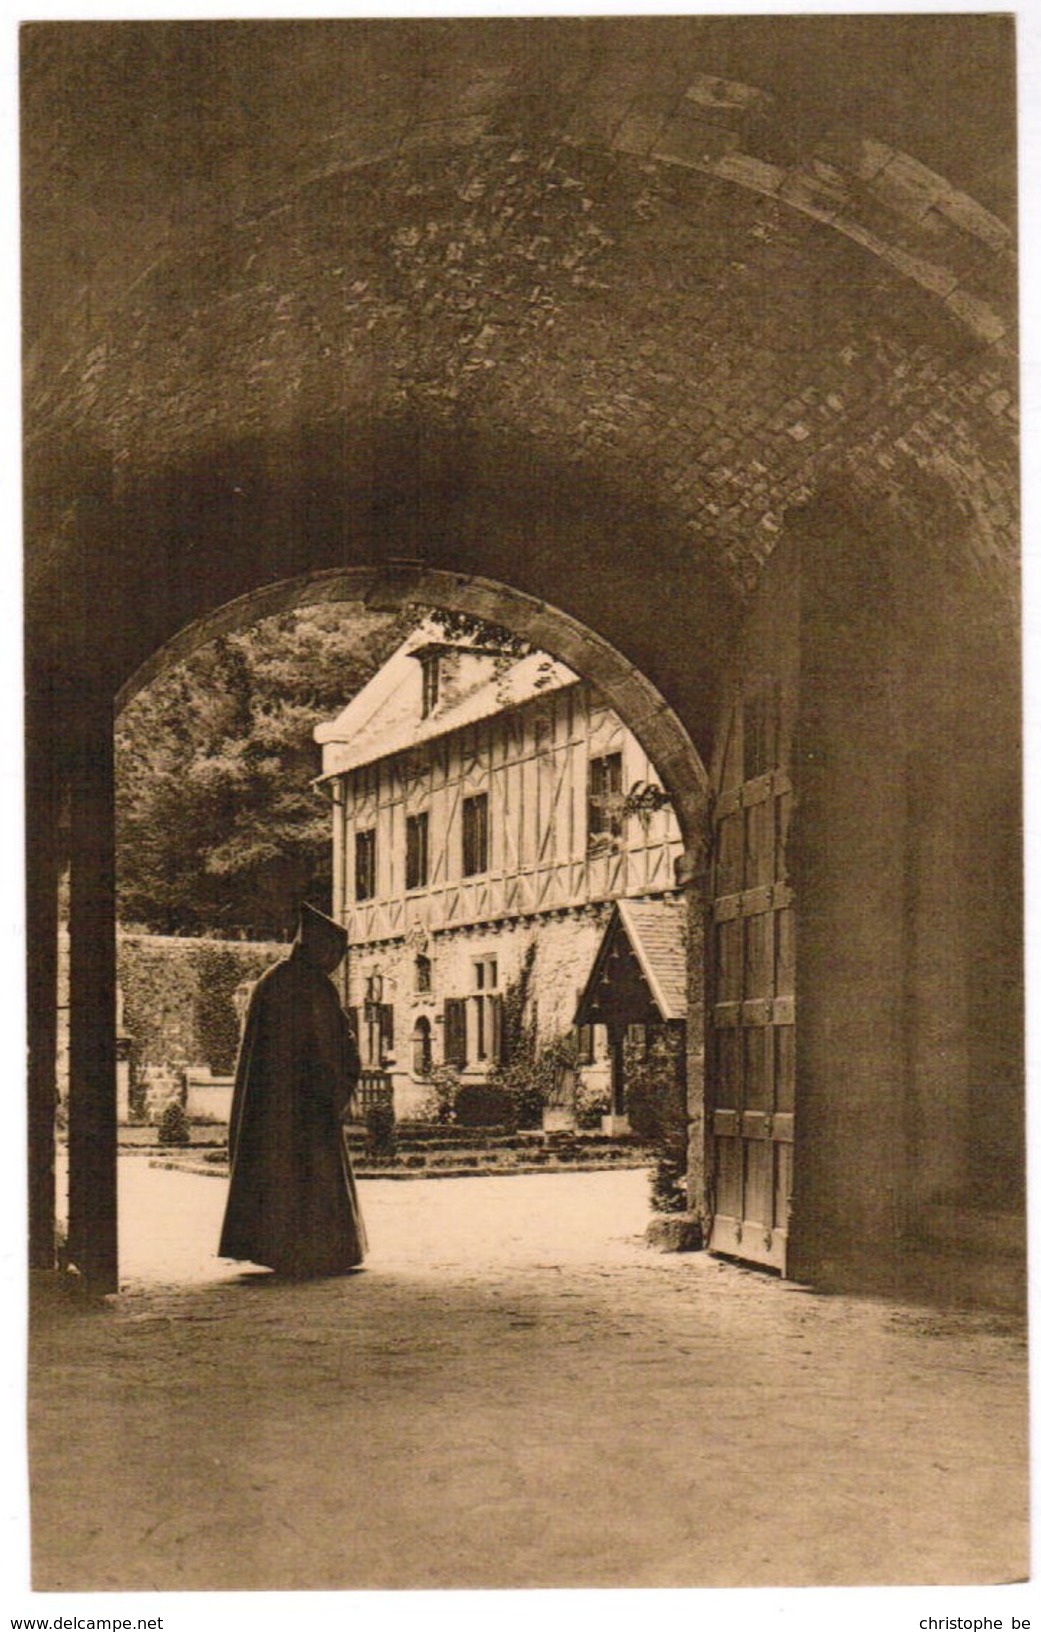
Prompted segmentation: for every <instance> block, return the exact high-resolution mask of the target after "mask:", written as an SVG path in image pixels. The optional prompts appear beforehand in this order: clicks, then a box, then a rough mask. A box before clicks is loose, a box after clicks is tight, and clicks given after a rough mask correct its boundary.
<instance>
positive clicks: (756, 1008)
mask: <svg viewBox="0 0 1041 1632" xmlns="http://www.w3.org/2000/svg"><path fill="white" fill-rule="evenodd" d="M786 714H787V710H786V708H785V707H784V698H783V694H782V689H781V687H780V685H779V683H778V682H777V681H775V680H773V679H767V680H760V681H748V682H746V684H745V686H744V689H743V692H742V694H741V695H740V696H738V697H737V698H735V700H734V703H733V706H732V710H731V714H730V718H729V721H728V729H727V732H726V737H725V742H726V746H725V749H724V752H723V755H722V762H721V764H720V765H719V767H718V773H717V774H718V793H717V796H716V801H715V807H714V830H715V831H714V839H715V845H714V865H713V886H712V905H711V936H710V941H711V947H710V952H709V960H708V978H709V995H710V1017H711V1024H710V1048H711V1059H712V1069H711V1072H710V1078H709V1091H710V1094H711V1117H710V1124H709V1125H710V1129H711V1146H710V1172H711V1175H712V1199H713V1221H712V1233H711V1237H710V1240H709V1245H710V1247H711V1249H712V1250H713V1251H714V1252H724V1253H732V1254H734V1256H735V1257H739V1258H744V1259H747V1260H749V1261H750V1262H753V1263H758V1264H768V1265H770V1266H772V1267H773V1268H776V1269H779V1270H781V1272H782V1273H783V1272H784V1269H785V1253H786V1246H787V1236H788V1210H789V1198H790V1196H791V1188H792V1145H793V1139H794V1130H795V909H794V905H793V897H792V891H791V888H790V886H789V884H788V877H787V855H786V848H787V838H788V828H789V823H790V819H791V811H792V784H791V779H790V777H789V774H788V771H787V768H786V761H787V759H788V746H789V739H790V731H789V730H788V728H787V722H786V718H785V716H786Z"/></svg>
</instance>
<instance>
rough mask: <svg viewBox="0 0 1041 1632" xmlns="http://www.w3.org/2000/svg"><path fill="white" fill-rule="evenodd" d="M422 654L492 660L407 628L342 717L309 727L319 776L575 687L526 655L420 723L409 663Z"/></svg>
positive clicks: (418, 692) (550, 665) (438, 635)
mask: <svg viewBox="0 0 1041 1632" xmlns="http://www.w3.org/2000/svg"><path fill="white" fill-rule="evenodd" d="M430 650H437V651H449V650H461V651H465V652H468V653H470V654H471V655H473V656H478V657H487V656H493V655H495V654H494V653H492V652H490V651H489V649H488V648H487V647H486V646H481V645H479V644H478V643H477V642H474V643H473V644H471V643H470V642H467V641H446V640H445V638H444V635H443V632H442V631H441V630H440V629H439V628H438V627H437V625H436V624H434V623H432V622H427V623H424V624H422V625H420V627H419V628H418V629H414V630H413V632H412V633H411V634H410V635H409V636H408V638H407V639H406V640H404V641H402V643H401V645H400V646H399V647H398V649H397V651H396V652H394V653H393V654H392V655H391V656H390V657H389V658H388V659H387V661H386V663H384V665H383V667H382V668H381V669H380V670H379V671H378V673H376V674H375V675H374V676H373V678H372V679H371V680H370V681H369V683H368V684H367V685H365V686H363V687H362V689H361V691H359V692H358V694H357V696H356V697H354V698H352V700H351V701H350V702H349V703H348V704H347V707H346V708H345V709H344V710H343V711H342V713H340V714H338V715H337V716H336V718H335V719H334V720H328V721H326V722H325V723H324V724H322V725H319V726H316V728H315V733H314V735H315V741H316V742H319V743H321V745H322V774H323V776H335V775H338V774H339V773H341V772H343V771H349V770H355V769H356V768H357V767H358V766H360V765H371V764H373V763H374V761H376V760H379V759H386V758H387V757H388V755H390V754H396V753H400V752H402V750H404V749H407V748H412V747H414V746H415V744H416V743H420V742H429V741H432V740H433V739H435V738H437V737H443V736H446V735H447V734H448V733H449V732H450V731H458V730H459V729H460V728H461V727H462V726H464V725H472V724H473V722H474V721H475V720H481V719H487V718H489V717H490V716H491V715H493V714H501V713H503V712H504V711H505V710H506V709H510V708H516V707H517V706H518V705H519V704H521V703H526V702H529V701H530V700H531V699H532V698H533V697H539V696H542V695H543V694H544V693H545V692H548V691H560V690H562V689H563V688H564V687H565V686H572V685H576V684H577V683H578V675H577V674H575V673H574V672H573V671H572V670H571V669H569V668H568V667H567V665H566V664H564V663H560V662H558V661H557V660H556V659H555V658H552V657H548V656H547V655H546V653H545V652H538V651H536V652H529V654H528V655H527V656H526V657H521V658H517V659H515V660H514V662H513V663H512V664H511V665H510V666H509V667H508V668H505V669H504V670H502V671H501V672H499V673H497V674H494V675H492V676H491V677H490V678H488V679H487V680H482V681H481V682H480V683H478V684H477V685H475V686H474V687H473V689H472V690H470V691H467V692H465V693H464V694H463V695H462V696H460V697H458V698H457V699H455V700H454V701H452V702H447V703H444V704H443V705H441V706H440V707H439V708H437V709H436V710H435V712H434V713H432V714H430V715H429V716H428V717H427V718H426V719H423V718H421V710H422V686H423V681H422V671H421V668H420V664H419V663H418V662H417V657H418V656H419V654H420V653H421V652H423V651H430Z"/></svg>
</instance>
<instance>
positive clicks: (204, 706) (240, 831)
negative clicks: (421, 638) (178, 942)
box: [116, 605, 418, 938]
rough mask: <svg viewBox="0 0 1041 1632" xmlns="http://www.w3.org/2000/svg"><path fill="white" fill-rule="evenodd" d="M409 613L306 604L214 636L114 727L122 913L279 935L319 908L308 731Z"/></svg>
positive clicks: (338, 704) (369, 671)
mask: <svg viewBox="0 0 1041 1632" xmlns="http://www.w3.org/2000/svg"><path fill="white" fill-rule="evenodd" d="M417 616H418V614H417V613H415V612H408V613H404V614H399V615H391V614H386V613H372V612H368V611H366V610H364V609H363V608H359V607H357V606H349V607H345V606H331V605H330V606H315V607H307V608H304V609H302V610H298V611H296V612H291V613H285V614H282V615H280V616H278V617H274V618H266V619H264V620H263V621H262V622H260V623H258V624H256V625H254V627H253V628H252V629H250V630H247V631H246V632H245V633H243V634H236V635H227V636H221V637H219V638H218V639H216V640H214V641H212V642H210V643H209V645H207V646H205V647H204V648H202V649H201V650H200V651H199V652H197V653H195V654H194V655H193V656H192V657H191V658H189V659H187V660H186V661H185V662H183V663H180V664H178V665H177V666H176V667H174V668H172V669H170V670H168V671H167V672H165V673H164V674H162V675H160V676H159V677H158V679H156V680H155V681H154V682H153V683H152V684H151V685H150V686H147V687H145V688H144V689H143V690H142V691H141V692H139V693H138V695H137V696H136V697H135V698H134V699H133V701H132V702H131V703H130V704H129V705H128V706H127V708H126V709H124V711H123V713H122V714H121V715H120V717H119V720H118V721H117V725H116V808H117V859H118V882H119V910H120V917H121V918H122V920H123V921H124V922H129V923H135V924H140V925H141V926H142V927H144V928H147V929H150V930H152V931H155V932H158V933H165V934H201V933H205V932H215V933H218V934H226V935H249V936H253V937H259V938H267V937H273V938H280V937H284V936H286V935H289V934H291V933H292V930H293V928H294V925H295V919H296V910H297V907H298V905H299V902H300V901H301V899H304V898H306V899H308V900H311V901H313V902H314V903H315V904H316V905H318V906H322V905H325V906H326V907H327V906H328V904H329V890H330V862H331V822H330V816H329V807H328V804H327V803H326V801H325V799H324V798H323V797H322V795H321V793H320V792H318V791H316V790H315V788H314V787H313V786H312V783H313V779H314V778H315V777H316V776H317V775H318V773H319V770H320V754H319V749H318V747H317V745H316V743H315V741H314V737H313V732H314V728H315V726H316V725H318V724H319V723H320V722H321V721H322V720H326V719H330V718H331V717H332V716H333V715H334V714H336V713H337V712H338V711H339V710H340V709H342V708H343V707H344V706H345V704H346V703H347V702H348V701H349V700H350V698H351V697H352V696H354V694H355V693H356V692H357V691H358V690H359V689H360V687H361V686H363V685H364V684H365V683H366V681H367V680H368V679H369V678H370V677H371V676H372V675H373V674H374V673H375V672H376V670H377V669H378V668H379V667H380V665H381V664H382V663H383V662H385V661H386V659H387V657H388V656H389V655H390V653H391V652H392V651H393V650H394V648H395V647H396V646H397V645H398V643H399V642H400V641H401V640H402V639H403V638H404V636H405V634H406V633H407V632H408V630H409V629H410V628H411V627H412V625H413V624H414V623H415V621H416V618H417Z"/></svg>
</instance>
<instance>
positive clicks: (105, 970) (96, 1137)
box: [68, 699, 118, 1293]
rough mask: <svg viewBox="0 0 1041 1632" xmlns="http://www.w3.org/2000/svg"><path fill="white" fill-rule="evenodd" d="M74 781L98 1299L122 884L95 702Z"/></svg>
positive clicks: (110, 1234)
mask: <svg viewBox="0 0 1041 1632" xmlns="http://www.w3.org/2000/svg"><path fill="white" fill-rule="evenodd" d="M77 724H78V727H79V729H78V733H77V742H76V748H75V755H74V762H73V766H72V778H71V807H70V810H71V868H70V915H69V939H70V951H69V1249H68V1250H69V1261H70V1263H72V1264H74V1265H75V1266H76V1268H77V1269H78V1270H79V1272H80V1274H81V1275H82V1276H83V1278H84V1280H85V1281H86V1283H87V1285H88V1287H89V1288H90V1290H91V1291H93V1292H99V1293H103V1292H114V1291H115V1290H116V1289H117V1286H118V1260H117V1241H116V880H115V794H114V787H113V740H112V715H111V709H110V707H107V706H104V705H101V704H99V703H98V701H97V700H96V699H91V700H90V702H89V703H88V705H87V707H86V708H85V709H84V711H83V714H82V715H81V718H80V720H79V721H78V722H77Z"/></svg>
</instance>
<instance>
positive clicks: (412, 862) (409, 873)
mask: <svg viewBox="0 0 1041 1632" xmlns="http://www.w3.org/2000/svg"><path fill="white" fill-rule="evenodd" d="M428 836H429V824H428V818H427V813H426V811H425V810H423V811H420V812H419V813H418V814H417V815H415V816H407V817H406V818H405V888H406V890H420V889H422V888H423V887H424V885H425V884H426V881H427V853H428Z"/></svg>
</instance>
